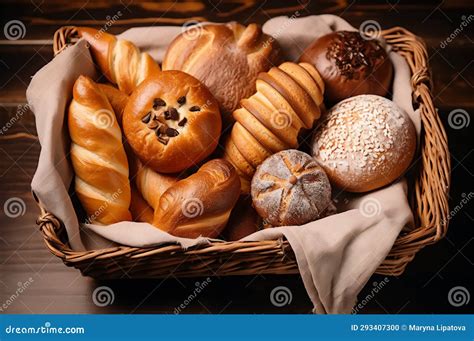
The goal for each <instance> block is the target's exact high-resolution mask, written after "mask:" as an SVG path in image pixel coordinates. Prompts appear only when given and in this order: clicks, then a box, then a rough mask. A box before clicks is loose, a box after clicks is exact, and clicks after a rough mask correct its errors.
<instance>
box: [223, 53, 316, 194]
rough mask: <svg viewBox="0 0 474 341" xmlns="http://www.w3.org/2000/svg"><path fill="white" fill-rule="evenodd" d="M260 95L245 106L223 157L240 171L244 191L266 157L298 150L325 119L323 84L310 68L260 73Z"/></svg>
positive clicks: (236, 113)
mask: <svg viewBox="0 0 474 341" xmlns="http://www.w3.org/2000/svg"><path fill="white" fill-rule="evenodd" d="M256 86H257V92H256V93H255V94H253V95H252V96H251V97H249V98H247V99H243V100H242V101H241V106H242V107H241V108H239V109H237V110H235V111H234V113H233V116H234V119H235V120H236V122H235V124H234V126H233V127H232V131H231V133H230V136H229V138H228V139H227V141H226V144H225V152H224V155H225V156H224V158H225V159H227V160H228V161H230V162H231V163H232V164H233V165H234V167H235V168H236V170H237V172H238V174H239V176H240V180H241V186H242V191H243V192H244V193H248V192H249V189H250V180H251V179H252V176H253V174H254V173H255V170H256V168H257V166H258V165H260V164H261V163H262V162H263V161H264V160H265V159H266V158H267V157H269V156H271V155H272V154H274V153H277V152H279V151H281V150H285V149H294V148H297V147H298V135H299V134H300V132H301V131H302V130H304V129H311V128H312V127H313V125H314V122H315V121H316V120H317V119H318V118H319V117H320V115H321V107H322V106H323V94H324V83H323V80H322V78H321V76H320V75H319V73H318V71H317V70H316V69H315V68H314V67H313V66H312V65H310V64H307V63H299V64H295V63H291V62H286V63H283V64H281V65H280V66H279V67H273V68H271V69H270V71H268V72H265V73H260V74H259V75H258V78H257V83H256Z"/></svg>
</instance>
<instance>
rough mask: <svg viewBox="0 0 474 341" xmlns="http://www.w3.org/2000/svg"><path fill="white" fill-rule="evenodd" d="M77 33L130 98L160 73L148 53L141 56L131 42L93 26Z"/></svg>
mask: <svg viewBox="0 0 474 341" xmlns="http://www.w3.org/2000/svg"><path fill="white" fill-rule="evenodd" d="M77 32H78V34H79V36H80V37H82V38H84V39H85V40H86V41H87V42H88V43H89V45H90V47H91V52H92V56H93V58H94V60H95V61H96V62H97V64H98V65H99V68H100V70H101V71H102V72H103V73H104V75H105V76H106V77H107V79H108V80H109V81H110V82H112V83H113V84H117V86H118V88H119V89H120V90H121V91H123V92H125V93H126V94H127V95H129V94H130V93H131V92H132V91H133V90H134V89H135V88H136V87H137V86H138V84H140V83H141V82H142V81H143V80H144V79H145V78H147V77H148V76H150V75H153V74H156V73H158V72H159V71H160V66H159V65H158V64H157V63H156V62H155V61H154V60H153V58H151V56H150V55H149V54H148V53H141V52H140V50H139V49H138V48H137V47H136V46H135V45H134V44H133V43H132V42H130V41H128V40H123V39H117V38H116V37H115V36H114V35H112V34H109V33H106V32H103V31H98V30H96V29H94V28H90V27H78V28H77Z"/></svg>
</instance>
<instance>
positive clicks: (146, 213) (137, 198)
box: [130, 185, 153, 224]
mask: <svg viewBox="0 0 474 341" xmlns="http://www.w3.org/2000/svg"><path fill="white" fill-rule="evenodd" d="M131 189H132V199H131V201H130V212H131V213H132V218H133V221H139V222H143V223H148V224H153V208H152V207H151V206H150V205H148V203H147V202H146V201H145V199H143V197H142V195H141V194H140V192H139V191H138V189H137V188H136V187H135V186H134V185H131Z"/></svg>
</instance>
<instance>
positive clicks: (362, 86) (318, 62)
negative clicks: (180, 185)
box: [300, 31, 393, 103]
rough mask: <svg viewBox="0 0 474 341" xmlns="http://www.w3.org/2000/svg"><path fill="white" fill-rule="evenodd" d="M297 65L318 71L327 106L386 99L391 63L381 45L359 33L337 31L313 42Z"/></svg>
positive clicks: (390, 78) (391, 69)
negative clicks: (368, 96) (365, 96)
mask: <svg viewBox="0 0 474 341" xmlns="http://www.w3.org/2000/svg"><path fill="white" fill-rule="evenodd" d="M348 46H350V48H351V49H352V50H351V51H348V50H347V48H346V47H348ZM300 62H306V63H310V64H312V65H314V66H315V67H316V69H317V70H318V71H319V73H320V74H321V76H322V78H323V79H324V82H325V84H326V92H325V94H326V98H327V99H328V101H329V102H330V103H337V102H339V101H341V100H343V99H345V98H349V97H352V96H357V95H361V94H374V95H379V96H385V94H386V93H387V91H388V89H389V87H390V81H391V80H392V74H393V66H392V63H391V61H390V59H389V58H388V56H387V54H386V52H385V50H384V49H383V47H382V46H381V45H380V43H379V42H378V41H377V40H374V39H365V38H363V37H361V35H360V34H359V33H358V32H348V31H338V32H333V33H329V34H327V35H324V36H322V37H320V38H318V39H316V40H315V41H314V42H313V43H312V44H311V45H310V46H309V47H308V48H307V49H306V50H305V51H304V52H303V54H302V55H301V57H300Z"/></svg>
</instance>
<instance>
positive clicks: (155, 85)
mask: <svg viewBox="0 0 474 341" xmlns="http://www.w3.org/2000/svg"><path fill="white" fill-rule="evenodd" d="M122 124H123V129H124V133H125V136H126V138H127V140H128V142H129V144H130V146H131V147H132V149H133V151H134V153H135V154H136V155H137V156H138V157H139V158H140V159H141V160H142V161H143V163H144V164H146V165H147V166H149V167H150V168H152V169H153V170H155V171H157V172H161V173H176V172H180V171H182V170H185V169H187V168H189V167H191V166H194V165H196V164H197V163H198V162H200V161H201V160H203V159H205V158H206V157H207V156H209V154H211V153H212V152H213V151H214V149H215V148H216V146H217V143H218V140H219V136H220V132H221V127H222V122H221V116H220V113H219V107H218V105H217V101H216V100H215V98H214V97H213V96H212V94H211V93H210V92H209V90H208V89H207V88H206V87H205V86H204V85H203V84H201V83H200V82H199V81H198V80H197V79H196V78H194V77H192V76H190V75H188V74H186V73H184V72H181V71H163V72H160V73H159V74H158V75H157V76H154V77H150V78H147V79H146V80H145V81H143V83H141V84H140V86H139V87H138V88H137V89H136V90H135V91H134V92H133V93H132V95H131V96H130V98H129V100H128V103H127V106H126V107H125V112H124V116H123V122H122Z"/></svg>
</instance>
